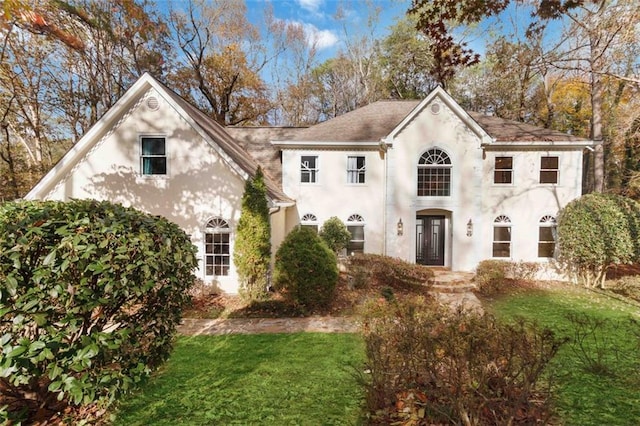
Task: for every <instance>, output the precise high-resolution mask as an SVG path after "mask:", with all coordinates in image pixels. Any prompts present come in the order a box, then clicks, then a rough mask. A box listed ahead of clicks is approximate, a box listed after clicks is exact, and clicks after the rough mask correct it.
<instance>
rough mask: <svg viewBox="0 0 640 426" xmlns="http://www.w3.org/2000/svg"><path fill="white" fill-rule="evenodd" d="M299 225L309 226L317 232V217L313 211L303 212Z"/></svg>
mask: <svg viewBox="0 0 640 426" xmlns="http://www.w3.org/2000/svg"><path fill="white" fill-rule="evenodd" d="M300 226H302V227H304V228H310V229H313V230H314V231H316V233H317V232H318V217H317V216H316V215H315V214H313V213H305V214H304V215H302V217H301V218H300Z"/></svg>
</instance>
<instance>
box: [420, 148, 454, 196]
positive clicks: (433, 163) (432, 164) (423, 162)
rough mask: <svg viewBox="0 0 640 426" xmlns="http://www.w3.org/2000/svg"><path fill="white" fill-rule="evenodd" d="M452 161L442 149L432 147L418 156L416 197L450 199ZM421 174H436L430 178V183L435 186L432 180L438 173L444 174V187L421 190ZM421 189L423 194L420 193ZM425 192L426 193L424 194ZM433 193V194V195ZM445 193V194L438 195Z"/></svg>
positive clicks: (435, 180)
mask: <svg viewBox="0 0 640 426" xmlns="http://www.w3.org/2000/svg"><path fill="white" fill-rule="evenodd" d="M452 169H453V161H452V160H451V156H450V155H449V153H448V152H447V151H445V150H444V149H441V148H438V147H433V148H429V149H427V150H426V151H424V152H423V153H422V155H420V158H419V159H418V167H417V175H416V186H415V188H416V195H417V196H418V197H450V196H451V189H452V187H453V173H452ZM421 172H423V173H433V172H437V173H436V175H433V176H430V178H431V179H430V181H432V180H433V181H434V182H435V183H436V185H437V184H438V182H437V180H438V179H434V178H437V177H438V173H440V172H443V173H444V172H447V173H444V174H443V175H442V176H446V186H443V189H440V188H436V189H426V190H425V188H421V185H420V184H421V182H420V174H421ZM421 189H423V193H422V194H421V193H420V191H421ZM425 192H426V193H425ZM434 192H435V193H434ZM440 192H446V193H440Z"/></svg>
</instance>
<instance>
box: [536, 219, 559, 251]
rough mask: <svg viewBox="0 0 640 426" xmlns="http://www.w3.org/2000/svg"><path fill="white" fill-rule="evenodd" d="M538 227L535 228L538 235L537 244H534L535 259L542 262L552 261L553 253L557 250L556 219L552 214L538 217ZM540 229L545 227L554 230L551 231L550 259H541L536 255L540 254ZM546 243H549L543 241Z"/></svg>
mask: <svg viewBox="0 0 640 426" xmlns="http://www.w3.org/2000/svg"><path fill="white" fill-rule="evenodd" d="M537 225H538V226H537V227H536V232H537V234H538V238H537V243H536V257H537V258H538V259H541V260H544V259H547V260H549V259H553V258H554V257H555V253H556V250H557V249H558V221H557V219H556V217H555V216H554V215H552V214H545V215H542V216H541V217H540V220H539V221H538V224H537ZM542 227H546V228H554V230H553V231H552V234H553V253H554V254H553V255H552V256H551V257H546V256H544V257H541V256H539V255H538V253H539V252H540V243H541V242H542V241H540V228H542ZM545 242H547V243H549V242H550V241H545Z"/></svg>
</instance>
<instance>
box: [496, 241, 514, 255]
mask: <svg viewBox="0 0 640 426" xmlns="http://www.w3.org/2000/svg"><path fill="white" fill-rule="evenodd" d="M510 256H511V243H493V257H510Z"/></svg>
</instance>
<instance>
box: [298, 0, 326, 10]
mask: <svg viewBox="0 0 640 426" xmlns="http://www.w3.org/2000/svg"><path fill="white" fill-rule="evenodd" d="M297 2H298V4H299V5H300V7H301V8H303V9H304V10H308V11H309V12H313V13H318V11H319V10H320V6H322V3H324V0H297Z"/></svg>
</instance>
